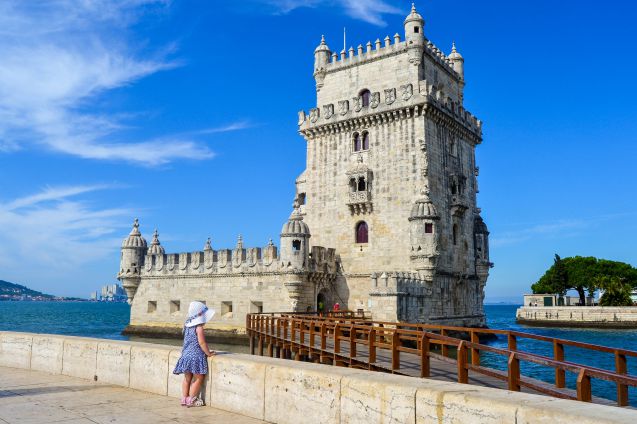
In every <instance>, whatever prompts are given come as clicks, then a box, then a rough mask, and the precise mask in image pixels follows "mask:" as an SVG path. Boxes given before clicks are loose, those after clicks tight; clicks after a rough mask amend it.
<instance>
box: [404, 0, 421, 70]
mask: <svg viewBox="0 0 637 424" xmlns="http://www.w3.org/2000/svg"><path fill="white" fill-rule="evenodd" d="M404 25H405V43H407V48H408V49H409V62H411V63H413V64H415V65H420V61H421V60H422V59H421V58H422V53H423V49H424V48H425V20H424V19H423V17H422V16H421V15H420V13H418V12H417V11H416V6H415V5H414V4H413V3H412V4H411V13H410V14H409V15H407V18H406V19H405V24H404Z"/></svg>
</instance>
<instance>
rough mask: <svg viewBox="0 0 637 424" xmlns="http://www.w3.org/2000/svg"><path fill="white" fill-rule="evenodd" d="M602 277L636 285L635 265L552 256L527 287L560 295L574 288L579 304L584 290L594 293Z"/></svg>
mask: <svg viewBox="0 0 637 424" xmlns="http://www.w3.org/2000/svg"><path fill="white" fill-rule="evenodd" d="M603 277H617V278H619V279H620V280H621V281H622V282H623V284H626V285H627V286H628V287H630V288H635V287H637V268H634V267H632V266H631V265H629V264H627V263H623V262H617V261H609V260H607V259H597V258H595V257H592V256H588V257H583V256H574V257H570V258H564V259H562V258H560V256H559V255H557V254H556V255H555V258H554V262H553V265H552V266H551V267H550V268H549V269H548V270H547V271H546V272H545V273H544V275H543V276H542V277H541V278H540V279H539V280H538V281H537V282H536V283H535V284H533V285H532V286H531V289H532V290H533V293H556V294H559V295H561V296H563V295H564V294H566V292H567V291H568V290H576V291H577V293H578V294H579V298H580V303H581V304H582V305H584V304H586V291H588V293H589V295H591V294H593V293H595V291H596V290H597V289H598V288H600V284H601V283H602V282H604V281H605V280H603Z"/></svg>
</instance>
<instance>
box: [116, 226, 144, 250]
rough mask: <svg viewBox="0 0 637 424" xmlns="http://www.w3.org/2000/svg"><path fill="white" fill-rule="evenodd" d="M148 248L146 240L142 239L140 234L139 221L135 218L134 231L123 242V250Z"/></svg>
mask: <svg viewBox="0 0 637 424" xmlns="http://www.w3.org/2000/svg"><path fill="white" fill-rule="evenodd" d="M145 247H147V244H146V239H144V237H142V233H140V232H139V220H138V219H137V218H135V222H134V223H133V229H132V230H131V232H130V234H129V235H128V237H126V238H125V239H124V241H123V242H122V249H124V248H145Z"/></svg>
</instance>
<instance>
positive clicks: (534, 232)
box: [489, 213, 633, 247]
mask: <svg viewBox="0 0 637 424" xmlns="http://www.w3.org/2000/svg"><path fill="white" fill-rule="evenodd" d="M632 215H633V213H615V214H608V215H602V216H596V217H590V218H586V219H584V218H579V219H561V220H557V221H555V222H549V223H544V224H536V225H532V226H530V227H526V228H520V229H517V230H514V231H507V232H502V233H494V234H493V235H492V237H491V240H490V242H489V243H490V245H491V246H492V247H502V246H508V245H513V244H517V243H522V242H525V241H528V240H531V239H536V238H543V239H550V238H556V237H560V238H565V237H574V236H577V235H579V234H581V232H582V231H583V230H586V229H589V228H592V227H595V226H598V225H600V224H601V223H604V222H607V221H612V220H616V219H619V218H623V217H626V216H632Z"/></svg>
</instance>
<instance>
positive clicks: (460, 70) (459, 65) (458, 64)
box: [449, 42, 464, 80]
mask: <svg viewBox="0 0 637 424" xmlns="http://www.w3.org/2000/svg"><path fill="white" fill-rule="evenodd" d="M449 60H450V61H451V66H453V70H454V71H456V73H457V74H458V75H460V78H461V79H463V80H464V58H463V57H462V55H461V54H460V53H458V50H456V43H455V42H454V43H453V44H452V45H451V54H450V55H449Z"/></svg>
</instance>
